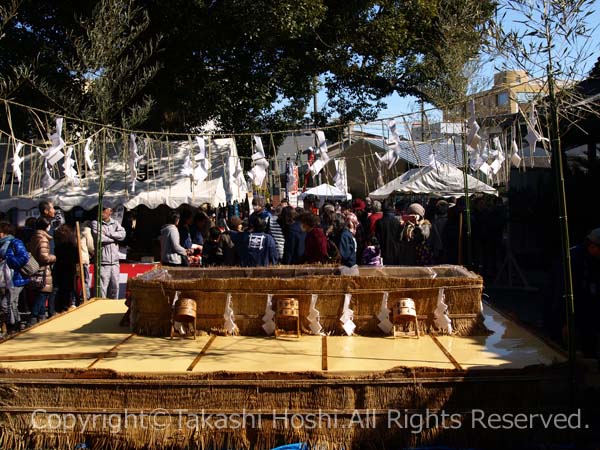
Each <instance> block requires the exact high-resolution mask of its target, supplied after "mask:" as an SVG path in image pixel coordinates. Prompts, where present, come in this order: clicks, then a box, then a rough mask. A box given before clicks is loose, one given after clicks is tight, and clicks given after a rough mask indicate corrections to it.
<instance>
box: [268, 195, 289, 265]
mask: <svg viewBox="0 0 600 450" xmlns="http://www.w3.org/2000/svg"><path fill="white" fill-rule="evenodd" d="M281 210H282V208H280V207H279V206H278V207H277V208H275V215H273V216H272V217H271V220H270V222H269V234H270V235H271V236H273V240H274V241H275V245H276V246H277V254H278V255H279V257H280V258H281V257H282V256H283V251H284V247H285V236H284V234H283V228H282V227H281V225H280V220H279V215H280V214H281ZM278 262H279V261H278Z"/></svg>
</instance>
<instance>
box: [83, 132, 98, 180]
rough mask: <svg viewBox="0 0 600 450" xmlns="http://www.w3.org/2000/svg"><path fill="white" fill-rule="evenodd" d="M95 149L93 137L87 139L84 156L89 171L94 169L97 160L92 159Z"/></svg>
mask: <svg viewBox="0 0 600 450" xmlns="http://www.w3.org/2000/svg"><path fill="white" fill-rule="evenodd" d="M93 154H94V150H93V149H92V138H87V139H86V140H85V148H84V149H83V158H84V159H85V165H86V167H87V169H88V170H89V171H92V172H93V171H94V166H95V164H96V160H94V159H92V155H93Z"/></svg>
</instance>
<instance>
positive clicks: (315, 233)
mask: <svg viewBox="0 0 600 450" xmlns="http://www.w3.org/2000/svg"><path fill="white" fill-rule="evenodd" d="M304 259H305V261H306V262H307V263H324V262H326V261H327V238H326V237H325V233H323V229H322V228H321V227H319V226H316V227H314V228H313V229H312V231H309V232H308V233H306V238H305V239H304Z"/></svg>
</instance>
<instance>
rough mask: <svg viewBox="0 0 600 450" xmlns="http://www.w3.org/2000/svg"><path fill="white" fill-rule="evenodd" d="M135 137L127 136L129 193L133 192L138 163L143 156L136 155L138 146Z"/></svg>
mask: <svg viewBox="0 0 600 450" xmlns="http://www.w3.org/2000/svg"><path fill="white" fill-rule="evenodd" d="M136 140H137V136H136V135H135V134H133V133H132V134H130V135H129V177H130V180H131V192H135V181H136V179H137V175H138V163H139V162H140V161H141V160H142V159H143V158H144V155H140V154H139V153H138V146H137V143H136Z"/></svg>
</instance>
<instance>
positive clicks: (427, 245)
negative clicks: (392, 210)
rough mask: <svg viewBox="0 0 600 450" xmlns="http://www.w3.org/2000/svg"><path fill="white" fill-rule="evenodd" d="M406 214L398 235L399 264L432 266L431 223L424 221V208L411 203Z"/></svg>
mask: <svg viewBox="0 0 600 450" xmlns="http://www.w3.org/2000/svg"><path fill="white" fill-rule="evenodd" d="M406 213H407V215H406V217H405V218H404V220H403V224H402V232H401V234H400V244H401V253H400V264H402V265H406V266H415V265H418V266H427V265H431V264H433V261H434V256H433V244H432V242H431V223H430V222H429V221H428V220H427V219H425V208H423V206H422V205H420V204H419V203H413V204H411V205H410V206H409V207H408V208H407V210H406ZM384 262H385V258H384Z"/></svg>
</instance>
